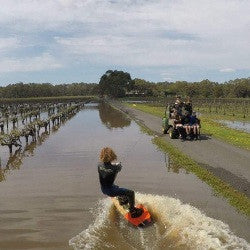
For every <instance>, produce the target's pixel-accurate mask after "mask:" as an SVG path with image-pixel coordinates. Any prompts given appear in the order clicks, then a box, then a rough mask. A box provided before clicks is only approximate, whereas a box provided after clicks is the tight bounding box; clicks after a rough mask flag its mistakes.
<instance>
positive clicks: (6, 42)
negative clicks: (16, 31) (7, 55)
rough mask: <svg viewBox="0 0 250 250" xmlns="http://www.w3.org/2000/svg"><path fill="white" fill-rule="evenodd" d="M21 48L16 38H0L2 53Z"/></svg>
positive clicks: (0, 50)
mask: <svg viewBox="0 0 250 250" xmlns="http://www.w3.org/2000/svg"><path fill="white" fill-rule="evenodd" d="M18 47H20V41H19V40H18V39H17V38H15V37H4V38H0V52H6V51H8V50H14V49H17V48H18Z"/></svg>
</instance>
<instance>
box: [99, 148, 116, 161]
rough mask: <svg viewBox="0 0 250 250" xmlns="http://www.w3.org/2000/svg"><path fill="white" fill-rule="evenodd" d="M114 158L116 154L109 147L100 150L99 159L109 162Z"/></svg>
mask: <svg viewBox="0 0 250 250" xmlns="http://www.w3.org/2000/svg"><path fill="white" fill-rule="evenodd" d="M116 159H117V156H116V154H115V152H114V151H113V150H112V149H111V148H109V147H105V148H103V149H102V150H101V153H100V161H102V162H111V161H114V160H116Z"/></svg>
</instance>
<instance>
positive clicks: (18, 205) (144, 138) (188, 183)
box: [0, 103, 250, 249]
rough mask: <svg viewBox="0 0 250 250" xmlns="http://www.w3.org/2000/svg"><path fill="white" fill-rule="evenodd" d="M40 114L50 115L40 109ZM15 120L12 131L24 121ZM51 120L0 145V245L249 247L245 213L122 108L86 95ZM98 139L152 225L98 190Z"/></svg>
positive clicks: (46, 247) (6, 246)
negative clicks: (134, 220) (132, 218)
mask: <svg viewBox="0 0 250 250" xmlns="http://www.w3.org/2000/svg"><path fill="white" fill-rule="evenodd" d="M64 108H69V107H64ZM60 112H62V111H59V113H60ZM56 114H57V112H55V113H54V115H56ZM40 116H41V118H40V120H41V121H46V119H48V118H49V117H51V116H49V114H48V110H44V109H42V110H41V112H40ZM20 119H21V118H20V116H19V124H18V127H17V124H15V126H16V127H17V128H18V131H22V129H24V128H25V126H27V125H28V122H27V124H26V123H25V121H26V119H25V121H24V124H23V122H22V120H20ZM27 121H29V117H28V118H27ZM30 122H31V123H32V122H36V120H34V117H33V118H32V117H31V120H30ZM49 123H50V124H48V127H47V129H45V127H41V128H40V130H39V133H37V131H36V134H35V137H34V136H33V137H32V135H31V136H29V137H28V140H26V138H25V136H21V135H19V136H20V141H19V140H17V142H18V143H20V144H21V145H22V147H19V146H18V147H16V146H15V145H14V146H13V149H12V153H10V152H9V147H8V146H7V147H6V146H1V147H0V156H1V169H0V176H1V177H0V200H1V206H0V249H72V248H74V249H209V248H210V249H237V248H238V249H249V247H250V246H249V244H248V243H247V241H249V240H250V238H249V234H248V231H249V225H250V223H249V220H248V219H247V218H246V217H245V216H244V215H241V214H240V213H238V212H237V211H236V210H235V209H234V208H232V207H231V206H230V205H228V203H227V202H226V200H225V199H223V198H222V197H219V196H216V195H215V194H214V193H213V190H212V189H211V188H210V187H209V186H207V185H206V184H205V183H203V182H201V181H200V180H199V179H198V178H197V177H196V176H194V175H193V174H191V173H187V172H186V171H184V170H183V169H180V168H178V167H176V166H172V165H171V160H170V159H169V158H168V155H166V154H164V153H163V152H161V151H158V150H157V148H156V147H155V146H154V145H153V144H152V143H151V137H150V136H148V135H146V134H144V133H143V132H142V131H141V129H140V127H139V126H138V125H137V124H136V123H135V122H133V121H131V120H130V119H128V118H127V117H126V116H125V115H124V114H122V113H120V112H119V111H117V110H115V109H113V108H112V107H110V106H109V105H107V104H104V103H102V104H97V103H90V104H85V105H84V107H78V108H77V112H74V113H73V114H72V115H69V116H68V117H67V118H65V119H63V120H61V119H60V121H58V122H56V120H55V121H54V124H53V122H52V120H50V122H49ZM8 126H14V125H13V122H12V125H11V124H10V125H8ZM35 126H36V129H38V123H36V124H35ZM3 129H4V132H6V131H7V125H6V123H5V124H4V127H3ZM8 129H10V128H8ZM9 134H10V130H9ZM103 146H110V147H112V148H113V149H114V150H115V151H116V153H117V155H118V160H120V161H121V162H122V165H123V169H122V171H121V173H120V174H119V176H118V178H117V184H119V185H120V186H123V187H127V188H131V189H134V190H135V191H136V192H137V194H136V198H137V200H138V201H139V202H143V203H145V204H146V206H147V207H148V208H149V210H150V212H151V213H152V216H153V220H154V223H153V225H151V226H150V227H148V228H145V229H136V228H133V227H130V226H129V225H128V224H127V223H126V222H125V221H124V220H123V219H122V218H120V217H119V215H118V214H117V212H116V210H115V209H114V207H113V206H112V204H111V200H110V199H109V198H107V197H105V196H104V195H102V193H101V191H100V186H99V180H98V173H97V166H96V165H97V162H98V155H99V151H100V149H101V148H102V147H103Z"/></svg>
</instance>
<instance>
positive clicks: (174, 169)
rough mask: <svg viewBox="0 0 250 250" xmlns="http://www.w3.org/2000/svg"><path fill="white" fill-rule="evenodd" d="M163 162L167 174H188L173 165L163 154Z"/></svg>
mask: <svg viewBox="0 0 250 250" xmlns="http://www.w3.org/2000/svg"><path fill="white" fill-rule="evenodd" d="M164 161H165V164H166V168H167V170H168V172H172V173H175V174H179V173H180V172H181V173H185V174H188V171H187V170H185V169H184V168H183V167H182V166H180V165H177V164H175V163H174V162H173V161H172V160H171V158H170V157H169V156H168V154H164Z"/></svg>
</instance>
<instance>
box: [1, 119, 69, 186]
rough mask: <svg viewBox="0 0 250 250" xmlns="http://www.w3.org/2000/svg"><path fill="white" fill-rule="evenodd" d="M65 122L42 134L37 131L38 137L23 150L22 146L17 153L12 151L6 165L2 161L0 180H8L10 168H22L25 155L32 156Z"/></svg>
mask: <svg viewBox="0 0 250 250" xmlns="http://www.w3.org/2000/svg"><path fill="white" fill-rule="evenodd" d="M72 117H73V116H71V117H69V119H67V121H68V120H70V119H71V118H72ZM64 124H65V121H62V122H61V123H59V124H57V125H55V126H52V127H51V129H49V130H48V131H45V132H43V133H41V134H39V132H38V133H37V137H36V138H35V140H32V141H31V142H30V143H26V146H25V147H24V149H23V150H22V148H18V149H17V150H16V151H15V153H14V154H13V153H10V156H9V159H8V161H7V163H6V165H5V167H3V166H2V163H1V161H0V182H1V181H4V180H6V174H7V173H8V172H9V171H10V170H14V169H20V166H21V165H22V163H23V158H24V157H30V156H34V150H35V148H36V147H38V146H41V145H42V144H43V143H44V142H45V141H46V139H47V138H48V137H49V135H50V134H53V133H56V132H57V131H58V130H59V128H60V127H61V126H63V125H64Z"/></svg>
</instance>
